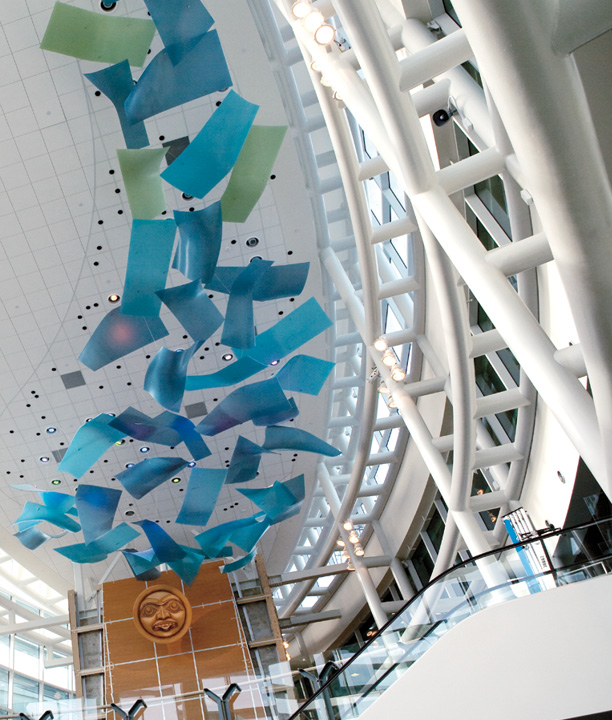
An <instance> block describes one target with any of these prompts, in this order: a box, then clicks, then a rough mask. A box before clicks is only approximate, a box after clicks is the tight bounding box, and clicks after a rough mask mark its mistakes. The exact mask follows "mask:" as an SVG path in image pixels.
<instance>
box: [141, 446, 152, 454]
mask: <svg viewBox="0 0 612 720" xmlns="http://www.w3.org/2000/svg"><path fill="white" fill-rule="evenodd" d="M138 449H139V450H140V452H141V453H148V452H149V450H150V449H151V448H150V447H149V446H148V445H143V446H142V447H141V448H138Z"/></svg>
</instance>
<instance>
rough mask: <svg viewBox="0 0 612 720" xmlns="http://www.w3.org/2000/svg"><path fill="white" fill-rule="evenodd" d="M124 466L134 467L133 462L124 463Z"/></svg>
mask: <svg viewBox="0 0 612 720" xmlns="http://www.w3.org/2000/svg"><path fill="white" fill-rule="evenodd" d="M125 467H126V468H127V469H128V470H129V469H130V468H133V467H134V463H126V464H125Z"/></svg>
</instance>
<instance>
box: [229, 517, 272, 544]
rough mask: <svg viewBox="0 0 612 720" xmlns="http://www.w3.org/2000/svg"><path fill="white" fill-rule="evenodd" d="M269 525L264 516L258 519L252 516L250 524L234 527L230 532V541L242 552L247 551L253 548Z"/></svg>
mask: <svg viewBox="0 0 612 720" xmlns="http://www.w3.org/2000/svg"><path fill="white" fill-rule="evenodd" d="M269 527H270V521H269V520H268V519H267V518H266V517H263V518H261V519H260V520H256V519H255V518H253V522H252V524H250V525H244V526H243V527H239V528H236V529H235V530H234V531H233V532H232V535H231V537H230V542H231V543H233V544H234V545H238V547H239V548H241V549H242V550H244V552H246V553H249V552H251V550H253V548H254V547H255V545H257V543H258V542H259V540H260V539H261V538H262V537H263V534H264V533H265V532H266V530H267V529H268V528H269Z"/></svg>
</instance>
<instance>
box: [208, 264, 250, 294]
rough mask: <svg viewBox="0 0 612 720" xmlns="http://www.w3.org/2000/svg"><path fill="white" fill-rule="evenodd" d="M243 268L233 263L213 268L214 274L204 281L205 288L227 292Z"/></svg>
mask: <svg viewBox="0 0 612 720" xmlns="http://www.w3.org/2000/svg"><path fill="white" fill-rule="evenodd" d="M243 270H244V267H237V266H235V265H224V266H221V267H217V268H216V269H215V272H214V275H213V276H212V277H211V278H210V279H209V280H207V281H206V283H205V284H206V289H207V290H210V291H211V292H222V293H228V294H229V291H230V290H231V289H232V285H233V284H234V282H235V280H236V278H237V277H238V276H239V275H240V273H241V272H242V271H243Z"/></svg>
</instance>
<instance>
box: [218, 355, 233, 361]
mask: <svg viewBox="0 0 612 720" xmlns="http://www.w3.org/2000/svg"><path fill="white" fill-rule="evenodd" d="M233 359H234V354H233V353H225V355H222V356H221V360H224V361H225V362H229V361H230V360H233Z"/></svg>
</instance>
